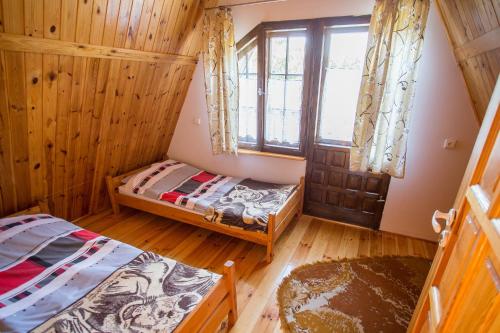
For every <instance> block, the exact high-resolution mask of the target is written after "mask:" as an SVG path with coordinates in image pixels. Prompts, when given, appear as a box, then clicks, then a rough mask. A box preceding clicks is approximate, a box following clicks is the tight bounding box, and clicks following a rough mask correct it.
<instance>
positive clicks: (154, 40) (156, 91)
mask: <svg viewBox="0 0 500 333" xmlns="http://www.w3.org/2000/svg"><path fill="white" fill-rule="evenodd" d="M211 5H213V1H207V2H205V1H196V0H45V1H42V0H1V1H0V22H1V23H0V215H6V214H9V213H12V212H14V211H16V210H20V209H24V208H26V207H28V206H30V205H31V204H33V203H35V202H37V200H40V199H44V198H46V199H48V201H49V204H50V207H51V209H52V212H53V213H54V214H55V215H57V216H61V217H65V218H70V219H72V218H76V217H79V216H82V215H84V214H86V213H88V212H91V211H98V210H99V209H102V208H104V207H106V205H107V194H106V190H105V184H104V176H105V175H107V174H112V175H116V174H119V173H123V172H126V171H129V170H132V169H134V168H137V167H140V166H143V165H146V164H148V163H151V162H154V161H157V160H159V159H161V158H163V157H164V156H165V155H166V152H167V150H168V148H169V144H170V140H171V138H172V135H173V132H174V129H175V126H176V122H177V119H178V116H179V112H180V110H181V107H182V105H183V102H184V98H185V95H186V91H187V88H188V86H189V82H190V81H191V77H192V74H193V70H194V66H195V64H196V59H197V58H196V57H195V56H196V55H197V53H198V52H199V50H200V47H201V28H202V27H201V26H202V13H203V8H204V6H211ZM97 46H99V47H97Z"/></svg>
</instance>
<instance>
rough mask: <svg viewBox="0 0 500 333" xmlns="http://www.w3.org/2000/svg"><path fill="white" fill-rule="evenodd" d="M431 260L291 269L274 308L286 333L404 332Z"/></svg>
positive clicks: (372, 260) (378, 260)
mask: <svg viewBox="0 0 500 333" xmlns="http://www.w3.org/2000/svg"><path fill="white" fill-rule="evenodd" d="M430 265H431V261H430V260H427V259H423V258H416V257H374V258H359V259H346V260H341V261H328V262H318V263H315V264H310V265H304V266H300V267H297V268H296V269H295V270H293V271H292V272H291V273H290V275H289V276H287V277H286V278H285V279H284V280H283V282H282V283H281V285H280V287H279V290H278V303H279V310H280V317H281V323H282V328H283V329H284V330H285V331H288V332H294V333H295V332H300V333H320V332H391V333H392V332H406V328H407V327H408V324H409V322H410V319H411V316H412V313H413V310H414V308H415V306H416V303H417V301H418V297H419V295H420V291H421V289H422V287H423V285H424V282H425V278H426V276H427V273H428V271H429V268H430Z"/></svg>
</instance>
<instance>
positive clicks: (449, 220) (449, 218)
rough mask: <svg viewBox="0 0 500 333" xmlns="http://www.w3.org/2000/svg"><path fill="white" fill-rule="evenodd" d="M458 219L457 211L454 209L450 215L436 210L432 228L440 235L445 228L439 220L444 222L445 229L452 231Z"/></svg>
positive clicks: (449, 212) (450, 211)
mask: <svg viewBox="0 0 500 333" xmlns="http://www.w3.org/2000/svg"><path fill="white" fill-rule="evenodd" d="M456 217H457V211H456V210H455V209H454V208H451V209H450V210H449V211H448V213H443V212H441V211H439V210H436V211H435V212H434V214H432V228H433V229H434V231H435V232H436V233H437V234H439V233H440V232H441V231H442V230H443V226H442V225H441V223H439V221H438V220H444V221H445V223H444V229H448V230H449V229H450V228H449V227H451V225H452V224H453V222H455V218H456Z"/></svg>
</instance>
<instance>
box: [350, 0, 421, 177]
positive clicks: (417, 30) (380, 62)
mask: <svg viewBox="0 0 500 333" xmlns="http://www.w3.org/2000/svg"><path fill="white" fill-rule="evenodd" d="M429 6H430V3H429V0H377V1H376V3H375V7H374V9H373V14H372V17H371V23H370V32H369V38H368V48H367V52H366V59H365V67H364V70H363V79H362V82H361V89H360V92H359V99H358V106H357V110H356V120H355V123H354V133H353V142H352V148H351V158H350V170H351V171H371V172H375V173H387V174H389V175H391V176H393V177H397V178H403V177H404V173H405V161H406V141H407V138H408V130H409V120H410V113H411V109H412V104H413V97H414V89H415V80H416V73H417V65H418V62H419V59H420V55H421V51H422V44H423V40H424V30H425V25H426V21H427V15H428V13H429Z"/></svg>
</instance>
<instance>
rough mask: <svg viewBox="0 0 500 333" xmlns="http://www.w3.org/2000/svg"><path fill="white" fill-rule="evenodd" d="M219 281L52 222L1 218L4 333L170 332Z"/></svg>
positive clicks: (61, 222) (1, 317)
mask: <svg viewBox="0 0 500 333" xmlns="http://www.w3.org/2000/svg"><path fill="white" fill-rule="evenodd" d="M220 278H221V276H220V275H218V274H215V273H212V272H209V271H206V270H203V269H198V268H193V267H190V266H187V265H184V264H182V263H179V262H176V261H175V260H172V259H169V258H165V257H162V256H159V255H157V254H155V253H152V252H143V251H141V250H139V249H137V248H135V247H133V246H130V245H128V244H124V243H121V242H119V241H117V240H113V239H110V238H108V237H105V236H101V235H99V234H96V233H94V232H91V231H88V230H85V229H82V228H80V227H78V226H76V225H74V224H72V223H69V222H67V221H65V220H62V219H59V218H56V217H53V216H50V215H46V214H37V215H24V216H17V217H12V218H6V219H0V331H1V332H27V331H31V332H172V331H173V330H174V329H175V328H176V327H177V326H178V325H179V323H180V322H181V321H182V320H183V319H184V318H185V317H186V316H187V315H188V314H189V313H190V312H191V311H192V310H193V309H194V307H195V306H196V305H197V304H198V303H199V302H200V301H201V299H202V298H203V296H204V295H206V294H207V293H208V291H209V290H210V289H211V288H212V287H213V286H214V285H215V283H216V282H217V281H218V280H219V279H220Z"/></svg>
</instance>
